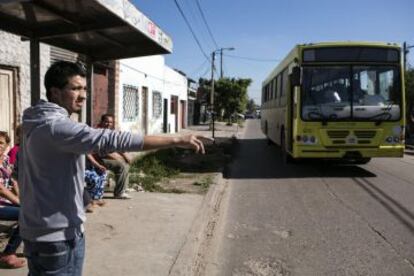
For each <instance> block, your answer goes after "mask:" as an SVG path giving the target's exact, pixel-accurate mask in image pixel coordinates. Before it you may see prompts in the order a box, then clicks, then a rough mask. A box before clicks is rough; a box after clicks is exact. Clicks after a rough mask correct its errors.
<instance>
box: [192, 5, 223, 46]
mask: <svg viewBox="0 0 414 276" xmlns="http://www.w3.org/2000/svg"><path fill="white" fill-rule="evenodd" d="M196 4H197V7H198V10H199V11H200V14H201V17H202V18H203V21H204V24H205V25H206V27H207V31H208V33H209V34H210V37H211V39H212V40H213V42H214V45H216V48H218V47H219V46H218V45H217V42H216V40H215V39H214V36H213V33H212V32H211V29H210V26H209V25H208V23H207V20H206V17H205V15H204V12H203V9H202V8H201V5H200V2H199V1H198V0H196Z"/></svg>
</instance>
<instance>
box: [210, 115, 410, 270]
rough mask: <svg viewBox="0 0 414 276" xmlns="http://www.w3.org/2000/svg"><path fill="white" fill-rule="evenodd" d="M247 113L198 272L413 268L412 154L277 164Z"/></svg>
mask: <svg viewBox="0 0 414 276" xmlns="http://www.w3.org/2000/svg"><path fill="white" fill-rule="evenodd" d="M259 127H260V123H259V121H258V120H248V121H247V123H246V130H245V133H244V137H243V138H242V139H241V140H240V145H239V150H238V152H237V154H236V160H235V162H234V163H233V164H232V167H231V168H230V172H229V175H228V176H227V177H228V181H227V185H228V186H227V191H226V194H225V196H224V199H223V202H222V208H221V214H220V219H219V222H218V225H217V226H216V228H215V232H214V235H213V239H212V242H211V245H210V250H209V252H208V254H207V260H206V267H205V270H204V272H203V274H204V275H375V276H378V275H414V173H413V171H414V156H408V155H407V156H405V157H404V158H402V159H400V158H392V159H391V158H378V159H373V160H372V161H371V162H370V163H368V164H367V165H363V166H353V165H338V164H332V162H325V163H323V162H320V161H318V160H314V161H310V162H305V163H303V164H299V165H285V164H283V162H282V160H281V158H280V156H279V154H280V152H279V149H278V147H277V146H274V145H271V146H269V145H267V143H266V140H265V139H264V136H263V135H262V133H261V131H260V128H259Z"/></svg>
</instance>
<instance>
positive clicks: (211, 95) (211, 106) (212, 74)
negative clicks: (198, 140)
mask: <svg viewBox="0 0 414 276" xmlns="http://www.w3.org/2000/svg"><path fill="white" fill-rule="evenodd" d="M215 57H216V51H213V52H212V53H211V92H210V112H211V113H210V114H211V120H212V134H211V136H212V138H213V139H214V116H215V115H214V59H215ZM213 142H214V141H213Z"/></svg>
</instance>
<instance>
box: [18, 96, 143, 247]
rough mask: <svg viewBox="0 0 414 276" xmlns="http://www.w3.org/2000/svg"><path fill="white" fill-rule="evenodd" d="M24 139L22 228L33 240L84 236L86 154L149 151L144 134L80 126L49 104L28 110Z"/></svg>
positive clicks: (24, 120) (25, 235)
mask: <svg viewBox="0 0 414 276" xmlns="http://www.w3.org/2000/svg"><path fill="white" fill-rule="evenodd" d="M21 136H22V141H21V146H20V153H19V154H20V158H19V184H20V201H21V211H20V218H19V223H20V234H21V236H22V238H23V239H26V240H29V241H62V240H70V239H73V238H74V237H75V235H76V234H77V233H78V232H82V231H83V226H82V224H83V222H84V221H85V219H86V217H85V212H84V206H83V199H82V196H83V190H84V175H85V158H84V154H86V153H90V152H97V153H100V154H106V153H109V152H113V151H139V150H142V147H143V137H142V136H141V135H138V134H132V133H130V132H119V131H113V130H108V129H94V128H91V127H89V126H87V125H86V124H82V123H77V122H74V121H72V120H71V119H70V118H69V114H68V112H67V111H66V110H65V109H64V108H62V107H60V106H58V105H56V104H54V103H50V102H46V101H40V102H39V103H38V104H37V105H35V106H34V107H30V108H28V109H26V110H25V112H24V115H23V124H22V135H21Z"/></svg>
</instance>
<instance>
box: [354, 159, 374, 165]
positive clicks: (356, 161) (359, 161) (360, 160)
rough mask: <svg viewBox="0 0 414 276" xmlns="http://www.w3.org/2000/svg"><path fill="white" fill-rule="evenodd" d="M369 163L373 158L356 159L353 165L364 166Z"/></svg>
mask: <svg viewBox="0 0 414 276" xmlns="http://www.w3.org/2000/svg"><path fill="white" fill-rule="evenodd" d="M369 161H371V158H369V157H364V158H358V159H355V160H354V162H353V163H354V164H356V165H364V164H367V163H368V162H369Z"/></svg>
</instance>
